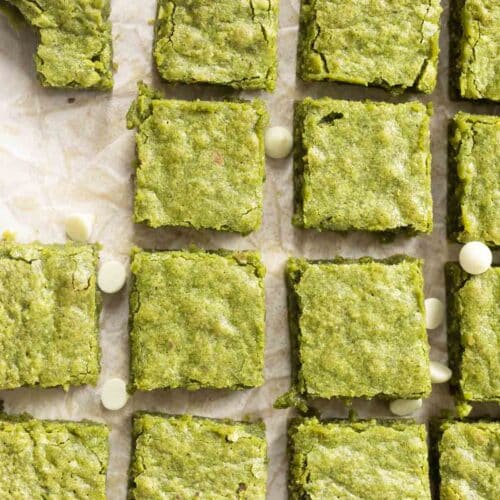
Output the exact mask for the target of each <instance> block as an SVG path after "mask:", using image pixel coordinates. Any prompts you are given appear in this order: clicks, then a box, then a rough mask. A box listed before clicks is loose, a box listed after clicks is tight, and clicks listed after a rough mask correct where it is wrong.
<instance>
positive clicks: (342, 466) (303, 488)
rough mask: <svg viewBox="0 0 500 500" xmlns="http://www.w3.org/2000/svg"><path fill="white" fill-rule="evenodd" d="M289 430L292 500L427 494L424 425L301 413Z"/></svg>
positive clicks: (376, 498)
mask: <svg viewBox="0 0 500 500" xmlns="http://www.w3.org/2000/svg"><path fill="white" fill-rule="evenodd" d="M288 435H289V463H290V468H289V493H290V498H291V500H299V499H302V498H307V499H310V500H323V499H326V498H359V499H366V500H379V499H380V500H386V499H388V498H415V499H417V498H418V499H424V498H425V499H429V500H430V498H431V493H430V485H429V466H428V461H427V432H426V430H425V426H424V425H419V424H415V423H414V422H412V421H401V420H386V421H380V422H377V421H375V420H368V421H358V422H356V421H354V422H350V421H342V420H333V421H324V422H321V421H319V420H317V419H316V418H303V419H302V418H301V419H295V420H293V421H292V422H291V425H290V427H289V432H288Z"/></svg>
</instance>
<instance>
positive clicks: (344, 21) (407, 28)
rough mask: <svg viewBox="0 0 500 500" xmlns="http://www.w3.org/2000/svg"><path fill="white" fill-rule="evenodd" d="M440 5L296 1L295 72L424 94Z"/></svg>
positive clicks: (433, 69)
mask: <svg viewBox="0 0 500 500" xmlns="http://www.w3.org/2000/svg"><path fill="white" fill-rule="evenodd" d="M441 10H442V9H441V6H440V1H439V0H398V1H395V0H389V1H387V0H372V1H370V2H367V1H363V2H360V1H359V0H302V8H301V11H300V32H299V47H298V65H297V69H298V74H299V76H300V77H301V78H302V79H304V80H332V81H336V82H345V83H354V84H358V85H375V86H382V87H386V88H388V89H392V90H398V91H400V90H405V89H407V88H413V89H416V90H419V91H421V92H425V93H430V92H432V91H433V90H434V87H435V86H436V76H437V64H438V55H439V22H440V21H439V18H440V15H441Z"/></svg>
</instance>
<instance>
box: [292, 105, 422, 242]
mask: <svg viewBox="0 0 500 500" xmlns="http://www.w3.org/2000/svg"><path fill="white" fill-rule="evenodd" d="M430 115H431V108H430V107H426V106H424V105H423V104H420V103H418V102H409V103H404V104H389V103H376V102H371V101H365V102H356V101H339V100H333V99H330V98H323V99H317V100H315V99H311V98H306V99H304V100H303V101H301V102H299V103H297V104H296V108H295V118H294V129H295V131H294V133H295V158H294V185H295V215H294V218H293V222H294V224H295V225H297V226H300V227H304V228H314V229H318V230H324V229H326V230H333V231H351V230H354V231H373V232H379V233H395V232H401V231H402V232H405V233H407V234H413V233H416V232H423V233H430V232H431V231H432V195H431V153H430V137H429V136H430V134H429V123H430Z"/></svg>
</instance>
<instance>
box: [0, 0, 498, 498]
mask: <svg viewBox="0 0 500 500" xmlns="http://www.w3.org/2000/svg"><path fill="white" fill-rule="evenodd" d="M447 3H448V2H444V4H445V6H446V8H445V12H444V15H443V19H442V28H443V29H442V37H441V38H442V52H441V60H440V68H439V70H440V79H439V83H438V87H437V89H436V91H435V92H434V94H433V95H431V96H424V95H417V94H411V93H408V94H405V95H403V96H392V95H391V94H389V93H387V92H385V91H384V90H381V89H365V88H361V87H355V86H349V85H336V84H331V83H317V84H305V83H303V82H300V81H297V80H296V78H295V50H296V41H297V22H298V10H299V0H282V1H281V15H280V28H281V29H280V41H279V56H280V67H279V69H280V77H279V82H278V87H277V90H276V92H275V93H274V94H265V93H259V92H256V93H249V92H248V93H247V92H244V93H241V94H238V93H237V92H235V91H231V90H227V89H223V88H210V87H207V86H184V85H179V86H168V85H165V84H163V83H161V82H160V81H159V80H158V77H157V75H156V74H155V72H154V71H153V67H152V60H151V47H152V35H153V28H152V26H151V23H150V20H152V19H153V18H154V14H155V1H154V0H142V1H140V2H130V1H129V0H112V21H113V35H114V48H115V62H116V63H118V65H119V67H118V70H117V72H116V83H115V89H114V92H113V94H103V93H96V92H78V91H59V90H47V89H42V88H41V87H40V86H39V85H38V83H37V81H36V78H35V73H34V65H33V62H32V57H33V52H34V49H35V45H36V37H35V35H34V34H33V33H32V32H31V31H30V30H29V29H28V28H26V29H23V28H21V29H20V30H18V31H16V30H14V29H13V28H11V26H10V25H9V24H8V23H7V21H6V20H5V19H3V18H2V19H0V82H1V83H0V231H4V230H6V229H9V230H12V231H15V232H16V234H17V237H18V239H19V240H20V241H23V242H29V241H32V240H34V239H38V240H40V241H42V242H54V241H59V242H62V241H64V240H65V235H64V224H63V222H64V218H65V216H66V215H67V214H68V213H69V212H92V213H95V215H96V216H97V223H96V227H95V231H94V233H93V239H95V240H96V241H99V242H101V243H102V244H103V245H104V249H103V251H102V258H108V257H114V258H117V259H120V260H121V261H123V262H124V263H127V262H128V255H129V251H130V249H131V247H132V246H133V245H139V246H143V247H147V248H182V247H185V246H186V245H188V244H190V243H195V244H197V245H199V246H201V247H203V248H229V249H246V248H254V249H259V250H260V251H261V252H262V254H263V258H264V261H265V263H266V265H267V268H268V275H267V278H266V289H267V350H266V383H265V385H264V386H263V387H261V388H259V389H254V390H249V391H242V392H229V391H207V390H204V391H198V392H191V393H190V392H187V391H183V390H174V391H154V392H151V393H136V394H135V395H134V396H133V397H132V398H131V400H130V401H129V403H128V405H127V406H126V407H125V409H124V410H122V411H118V412H107V411H105V410H104V409H103V408H102V407H101V404H100V396H99V394H100V388H101V385H102V383H103V382H104V381H105V380H106V379H107V378H109V377H124V378H126V377H127V371H128V341H127V312H128V311H127V291H126V290H124V291H122V292H121V293H119V294H117V295H115V296H109V297H106V298H105V304H104V310H103V313H102V320H101V345H102V349H103V358H102V372H101V378H100V382H99V385H98V386H97V387H96V388H92V387H85V388H78V389H71V390H70V391H68V392H64V391H63V390H62V389H19V390H14V391H4V392H0V399H3V400H4V401H5V409H6V411H8V412H10V413H20V412H29V413H31V414H32V415H34V416H36V417H40V418H51V419H55V418H58V419H73V420H78V419H83V418H88V419H93V420H97V421H101V422H106V423H108V424H109V425H110V426H111V428H112V435H111V461H110V467H109V473H108V493H109V498H113V499H122V498H123V499H124V498H125V495H126V485H127V467H128V463H129V452H130V415H131V414H132V412H134V411H136V410H154V411H162V412H169V413H184V412H189V413H193V414H196V415H204V416H210V417H230V418H236V419H239V418H243V417H245V416H247V415H250V416H252V417H256V418H258V417H261V418H263V419H264V420H265V422H266V425H267V437H268V445H269V459H270V463H269V485H268V486H269V488H268V491H269V493H268V497H269V498H272V499H280V498H285V497H286V453H285V452H286V421H287V417H289V416H290V415H291V414H292V412H291V411H283V410H273V408H272V403H273V401H274V400H275V398H276V397H277V396H278V395H280V394H282V393H283V392H284V391H285V390H287V389H288V387H289V384H290V377H289V373H290V363H289V345H288V331H287V326H286V300H285V285H284V280H283V266H284V262H285V260H286V258H287V256H288V255H301V256H307V257H310V258H320V257H321V258H328V257H333V256H335V255H343V256H350V257H359V256H362V255H371V256H374V257H384V256H388V255H391V254H394V253H400V252H404V253H408V254H410V255H414V256H418V257H422V258H424V259H425V279H426V285H425V287H426V294H427V296H434V297H438V298H440V299H443V300H444V295H445V294H444V278H443V263H444V262H445V261H447V260H449V259H455V258H456V256H457V250H458V247H457V246H456V245H449V244H448V243H447V241H446V237H445V225H444V220H445V197H446V182H445V177H446V132H447V130H446V129H447V120H448V118H449V117H451V116H452V115H453V114H454V113H455V112H456V111H457V110H458V109H462V110H465V111H470V112H479V113H490V114H498V112H499V107H498V106H493V105H488V104H474V103H468V102H459V103H457V102H455V103H452V102H450V101H449V99H448V96H447V76H448V71H447V66H448V62H447V60H448V50H447V47H448V43H447V37H448V30H447V20H448V12H447ZM141 79H143V80H145V81H146V82H152V83H153V84H154V85H156V86H158V87H161V88H162V89H163V90H164V91H165V92H166V95H168V96H170V97H178V98H186V99H192V98H204V99H221V98H223V97H231V96H233V97H234V96H238V95H242V96H244V97H253V96H257V95H259V96H261V97H262V98H263V99H265V100H266V102H267V103H268V106H269V110H270V113H271V123H272V124H273V125H285V126H287V127H291V125H292V109H293V101H294V100H296V99H300V98H302V97H304V96H307V95H309V96H313V97H320V96H331V97H337V98H347V99H365V98H371V99H375V100H386V101H390V102H402V101H406V100H411V99H419V100H422V101H423V102H428V101H432V102H433V103H434V108H435V114H434V117H433V122H432V150H433V196H434V204H435V229H434V232H433V234H432V236H419V237H417V238H412V239H405V238H402V237H401V238H398V239H396V240H395V241H394V242H392V243H388V244H383V243H381V242H380V241H379V240H378V239H377V238H376V237H373V236H369V235H357V234H351V235H348V236H341V235H338V234H334V233H327V232H324V233H317V232H314V231H303V230H299V229H295V228H293V227H292V225H291V223H290V219H291V215H292V164H291V159H288V160H282V161H276V160H268V162H267V181H266V185H265V215H264V225H263V227H262V229H261V230H260V231H258V232H256V233H254V234H251V235H250V236H248V237H241V236H238V235H227V234H217V233H215V232H211V231H199V232H197V231H193V230H175V229H174V230H172V229H168V230H150V229H147V228H144V227H139V226H136V225H134V224H133V223H132V219H131V214H132V184H131V180H130V177H131V173H132V169H131V163H132V161H133V160H134V134H133V132H130V131H127V130H126V129H125V118H124V117H125V113H126V111H127V109H128V106H129V104H130V102H131V101H132V99H133V98H134V96H135V93H136V82H137V81H138V80H141ZM73 99H74V102H70V101H73ZM429 339H430V343H431V345H432V350H431V357H432V359H435V360H439V361H446V349H445V329H444V327H441V328H439V329H438V330H435V331H433V332H430V333H429ZM320 406H321V409H322V411H323V412H324V415H325V416H340V417H342V416H346V415H347V410H346V409H345V408H344V407H343V406H342V405H341V404H340V403H335V402H322V403H321V405H320ZM447 407H451V399H450V396H449V393H448V388H447V385H446V384H444V385H441V386H434V388H433V393H432V396H431V397H430V399H429V400H427V401H426V402H425V404H424V407H423V408H422V410H420V411H419V412H418V413H417V415H416V417H417V419H418V420H419V421H425V420H426V419H427V418H428V417H429V416H430V415H435V414H438V413H439V411H440V409H442V408H447ZM354 408H355V409H356V410H357V411H358V413H359V415H360V416H361V417H367V416H380V417H389V416H390V414H389V411H388V408H387V404H386V403H384V402H377V401H372V402H362V401H357V402H355V403H354ZM486 409H487V410H488V411H489V412H490V413H491V412H493V413H494V412H497V414H498V409H495V408H494V407H492V406H490V407H486Z"/></svg>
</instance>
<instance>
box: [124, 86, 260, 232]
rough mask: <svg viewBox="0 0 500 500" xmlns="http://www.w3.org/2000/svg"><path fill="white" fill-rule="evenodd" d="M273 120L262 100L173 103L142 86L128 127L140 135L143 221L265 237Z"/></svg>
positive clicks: (139, 213) (138, 198)
mask: <svg viewBox="0 0 500 500" xmlns="http://www.w3.org/2000/svg"><path fill="white" fill-rule="evenodd" d="M267 119H268V116H267V112H266V109H265V106H264V103H263V102H262V101H260V100H254V101H252V102H206V101H178V100H168V99H162V98H161V95H160V94H159V93H158V92H156V91H154V90H153V89H151V88H149V87H147V86H146V85H144V84H139V96H138V98H137V99H136V100H135V101H134V103H133V104H132V106H131V108H130V111H129V113H128V115H127V126H128V127H129V128H134V127H135V128H137V134H136V142H137V155H138V163H137V166H136V190H135V204H134V206H135V208H134V218H135V221H136V222H138V223H145V224H147V225H148V226H150V227H153V228H157V227H162V226H177V227H179V226H182V227H192V228H195V229H215V230H218V231H232V232H238V233H242V234H248V233H250V232H251V231H254V230H256V229H258V228H259V227H260V224H261V221H262V198H263V183H264V176H265V154H264V127H265V125H266V124H267Z"/></svg>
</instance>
